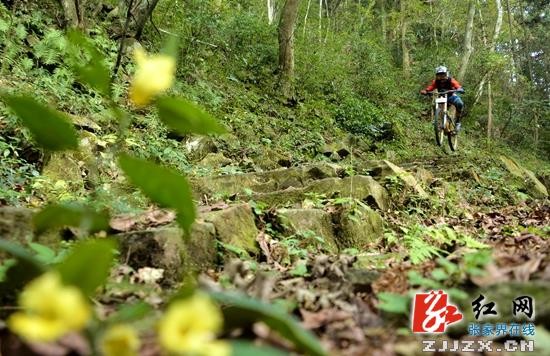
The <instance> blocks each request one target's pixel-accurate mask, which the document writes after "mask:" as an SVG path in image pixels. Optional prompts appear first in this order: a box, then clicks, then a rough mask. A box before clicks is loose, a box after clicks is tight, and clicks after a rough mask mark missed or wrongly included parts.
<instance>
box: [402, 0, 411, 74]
mask: <svg viewBox="0 0 550 356" xmlns="http://www.w3.org/2000/svg"><path fill="white" fill-rule="evenodd" d="M400 3H401V51H402V65H403V74H404V75H405V78H407V77H409V75H410V73H411V58H410V53H409V46H408V43H407V26H408V23H407V9H406V6H405V0H401V1H400Z"/></svg>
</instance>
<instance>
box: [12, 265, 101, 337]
mask: <svg viewBox="0 0 550 356" xmlns="http://www.w3.org/2000/svg"><path fill="white" fill-rule="evenodd" d="M19 305H20V306H21V307H22V308H23V311H21V312H17V313H14V314H12V315H11V316H10V318H9V319H8V327H9V328H10V329H11V330H12V331H13V332H14V333H16V334H18V335H19V336H21V337H22V338H24V339H26V340H28V341H53V340H56V339H57V338H59V337H61V336H63V335H64V334H66V333H68V332H70V331H78V330H80V329H82V328H83V327H84V326H85V325H86V323H87V322H88V320H89V319H90V317H91V314H92V312H91V309H90V306H89V305H88V303H87V302H86V299H85V297H84V296H83V295H82V293H81V292H80V291H79V290H78V289H77V288H76V287H73V286H64V285H63V284H62V283H61V279H60V277H59V275H57V274H56V273H53V272H48V273H46V274H43V275H42V276H40V277H38V278H37V279H35V280H33V281H31V282H30V283H29V284H28V285H27V286H26V287H25V289H24V290H23V292H21V294H20V295H19Z"/></svg>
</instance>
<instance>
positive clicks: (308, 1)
mask: <svg viewBox="0 0 550 356" xmlns="http://www.w3.org/2000/svg"><path fill="white" fill-rule="evenodd" d="M310 6H311V0H307V9H306V15H305V16H304V36H305V35H306V25H307V17H308V15H309V8H310Z"/></svg>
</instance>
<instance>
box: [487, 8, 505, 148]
mask: <svg viewBox="0 0 550 356" xmlns="http://www.w3.org/2000/svg"><path fill="white" fill-rule="evenodd" d="M495 3H496V5H497V21H496V23H495V31H494V33H493V41H492V43H491V52H494V51H495V46H496V43H497V39H498V36H499V35H500V29H501V28H502V3H501V2H500V0H495ZM491 89H492V88H491V75H490V74H489V81H488V82H487V95H488V96H489V105H488V108H487V110H488V112H487V139H489V140H490V139H491V137H492V136H493V133H492V131H493V95H492V94H493V93H492V90H491Z"/></svg>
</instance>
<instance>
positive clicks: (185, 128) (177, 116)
mask: <svg viewBox="0 0 550 356" xmlns="http://www.w3.org/2000/svg"><path fill="white" fill-rule="evenodd" d="M156 106H157V109H158V113H159V117H160V119H161V120H162V121H163V122H164V123H165V124H166V125H167V126H168V127H170V128H171V129H173V130H175V131H177V132H178V133H180V134H190V133H194V134H200V135H206V134H222V133H225V129H224V128H223V126H221V125H220V124H219V123H218V122H217V121H216V119H214V118H213V117H212V116H211V115H210V114H208V113H207V112H205V111H203V110H202V109H200V108H199V107H198V106H196V105H195V104H193V103H191V102H190V101H187V100H185V99H180V98H170V97H163V98H160V99H159V100H158V101H157V103H156Z"/></svg>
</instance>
